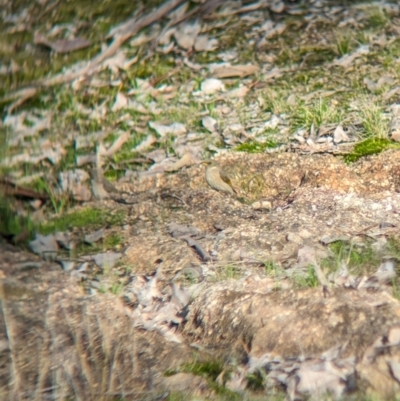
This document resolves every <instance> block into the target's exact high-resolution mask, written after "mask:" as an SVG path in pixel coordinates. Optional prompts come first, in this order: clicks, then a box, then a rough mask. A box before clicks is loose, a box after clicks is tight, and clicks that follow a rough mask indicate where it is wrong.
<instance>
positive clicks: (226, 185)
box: [203, 160, 236, 195]
mask: <svg viewBox="0 0 400 401" xmlns="http://www.w3.org/2000/svg"><path fill="white" fill-rule="evenodd" d="M203 163H208V164H210V165H209V166H208V167H207V169H206V181H207V184H208V185H209V186H210V187H211V188H212V189H215V190H216V191H220V192H226V193H228V194H231V195H235V193H236V191H235V190H234V189H233V187H232V184H231V181H230V179H229V177H228V175H227V174H226V173H225V172H224V170H223V169H222V168H221V167H219V166H218V165H217V164H216V163H215V162H213V161H209V160H207V161H205V162H203Z"/></svg>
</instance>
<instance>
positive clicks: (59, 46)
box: [33, 32, 92, 54]
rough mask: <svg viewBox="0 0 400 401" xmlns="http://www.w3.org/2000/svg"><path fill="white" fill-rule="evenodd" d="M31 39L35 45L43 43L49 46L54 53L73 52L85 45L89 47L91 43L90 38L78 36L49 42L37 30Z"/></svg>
mask: <svg viewBox="0 0 400 401" xmlns="http://www.w3.org/2000/svg"><path fill="white" fill-rule="evenodd" d="M33 41H34V43H35V45H43V46H46V47H49V48H50V49H52V50H53V51H55V52H56V53H61V54H62V53H69V52H73V51H75V50H79V49H84V48H85V47H89V46H91V44H92V42H91V41H90V40H87V39H83V38H80V37H77V38H74V39H61V40H56V41H55V42H51V41H50V40H48V39H47V38H46V37H45V36H44V35H42V34H41V33H39V32H36V33H35V36H34V39H33Z"/></svg>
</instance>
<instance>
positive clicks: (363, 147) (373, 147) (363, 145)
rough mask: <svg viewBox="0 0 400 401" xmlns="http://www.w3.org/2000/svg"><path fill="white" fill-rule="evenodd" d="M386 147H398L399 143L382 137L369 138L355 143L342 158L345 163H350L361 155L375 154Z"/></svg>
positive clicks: (399, 147)
mask: <svg viewBox="0 0 400 401" xmlns="http://www.w3.org/2000/svg"><path fill="white" fill-rule="evenodd" d="M386 149H400V143H395V142H393V141H391V140H389V139H383V138H369V139H366V140H365V141H362V142H360V143H358V144H357V145H355V146H354V150H353V152H351V153H349V154H347V155H346V156H344V160H345V161H346V163H352V162H355V161H357V160H358V159H360V158H361V157H364V156H370V155H375V154H378V153H381V152H383V151H384V150H386Z"/></svg>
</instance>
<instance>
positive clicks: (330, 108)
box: [291, 99, 344, 131]
mask: <svg viewBox="0 0 400 401" xmlns="http://www.w3.org/2000/svg"><path fill="white" fill-rule="evenodd" d="M343 112H344V111H343V109H340V108H336V107H335V106H334V105H333V104H330V102H328V101H327V100H326V99H318V100H315V101H313V102H311V104H306V103H305V102H301V103H300V104H299V106H298V107H297V108H296V109H295V111H294V112H293V114H292V115H291V122H292V128H293V130H294V131H296V130H298V129H306V130H310V128H311V126H314V128H316V129H317V128H319V127H321V126H322V125H327V124H332V123H336V124H339V123H341V122H342V120H343V117H344V114H343Z"/></svg>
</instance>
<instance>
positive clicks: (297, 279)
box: [292, 266, 319, 288]
mask: <svg viewBox="0 0 400 401" xmlns="http://www.w3.org/2000/svg"><path fill="white" fill-rule="evenodd" d="M292 279H293V283H294V285H295V287H296V288H315V287H318V285H319V281H318V278H317V275H316V273H315V269H314V267H313V266H308V267H307V272H306V274H303V273H299V274H296V275H294V276H293V277H292Z"/></svg>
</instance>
